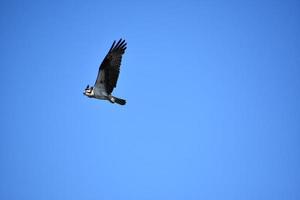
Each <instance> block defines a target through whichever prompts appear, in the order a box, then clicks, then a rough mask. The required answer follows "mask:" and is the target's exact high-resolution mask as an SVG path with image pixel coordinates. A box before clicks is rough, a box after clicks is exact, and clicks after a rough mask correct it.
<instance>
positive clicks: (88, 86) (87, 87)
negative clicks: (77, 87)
mask: <svg viewBox="0 0 300 200" xmlns="http://www.w3.org/2000/svg"><path fill="white" fill-rule="evenodd" d="M89 88H90V85H87V86H86V88H85V90H84V92H83V94H84V95H86V91H87V90H88V89H89Z"/></svg>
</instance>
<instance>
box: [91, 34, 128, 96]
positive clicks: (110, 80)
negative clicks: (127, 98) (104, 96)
mask: <svg viewBox="0 0 300 200" xmlns="http://www.w3.org/2000/svg"><path fill="white" fill-rule="evenodd" d="M126 44H127V43H126V42H125V40H122V39H120V40H119V41H118V42H117V43H116V41H114V42H113V44H112V46H111V47H110V49H109V51H108V53H107V55H106V56H105V58H104V60H103V61H102V63H101V65H100V67H99V71H98V76H97V80H96V83H95V86H96V87H97V86H100V85H103V84H104V85H105V89H106V92H107V93H108V94H111V93H112V91H113V89H114V88H115V87H116V85H117V81H118V77H119V73H120V66H121V60H122V55H123V54H124V53H125V49H126Z"/></svg>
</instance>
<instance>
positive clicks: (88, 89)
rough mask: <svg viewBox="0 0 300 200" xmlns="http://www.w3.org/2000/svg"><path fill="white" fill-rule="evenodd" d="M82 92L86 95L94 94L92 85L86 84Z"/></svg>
mask: <svg viewBox="0 0 300 200" xmlns="http://www.w3.org/2000/svg"><path fill="white" fill-rule="evenodd" d="M83 94H84V95H86V96H88V97H92V96H94V87H90V86H89V85H87V86H86V88H85V89H84V91H83Z"/></svg>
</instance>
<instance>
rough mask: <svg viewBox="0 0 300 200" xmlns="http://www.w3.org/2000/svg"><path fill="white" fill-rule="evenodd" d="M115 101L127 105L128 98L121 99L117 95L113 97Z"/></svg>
mask: <svg viewBox="0 0 300 200" xmlns="http://www.w3.org/2000/svg"><path fill="white" fill-rule="evenodd" d="M113 102H114V103H117V104H120V105H125V104H126V100H124V99H120V98H117V97H113Z"/></svg>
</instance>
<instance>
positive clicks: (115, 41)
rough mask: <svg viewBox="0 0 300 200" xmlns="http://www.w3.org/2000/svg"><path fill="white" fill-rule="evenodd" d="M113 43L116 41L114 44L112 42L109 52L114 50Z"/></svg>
mask: <svg viewBox="0 0 300 200" xmlns="http://www.w3.org/2000/svg"><path fill="white" fill-rule="evenodd" d="M115 43H116V40H114V42H113V44H112V45H111V47H110V49H109V51H111V50H112V49H113V48H114V45H115Z"/></svg>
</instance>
